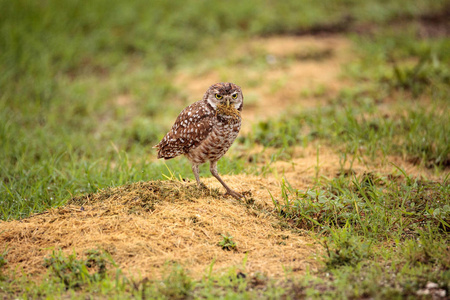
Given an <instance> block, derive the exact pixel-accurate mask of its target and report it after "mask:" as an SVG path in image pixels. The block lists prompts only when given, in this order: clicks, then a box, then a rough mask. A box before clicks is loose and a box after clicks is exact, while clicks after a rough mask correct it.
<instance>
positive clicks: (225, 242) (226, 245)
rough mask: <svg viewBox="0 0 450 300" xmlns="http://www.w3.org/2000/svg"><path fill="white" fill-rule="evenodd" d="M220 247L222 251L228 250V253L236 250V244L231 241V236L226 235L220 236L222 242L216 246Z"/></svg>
mask: <svg viewBox="0 0 450 300" xmlns="http://www.w3.org/2000/svg"><path fill="white" fill-rule="evenodd" d="M218 245H219V246H220V247H222V249H224V250H228V251H231V250H233V251H236V250H237V245H236V243H235V242H234V241H233V237H232V236H231V235H229V234H228V233H227V234H222V240H221V241H220V242H219V244H218Z"/></svg>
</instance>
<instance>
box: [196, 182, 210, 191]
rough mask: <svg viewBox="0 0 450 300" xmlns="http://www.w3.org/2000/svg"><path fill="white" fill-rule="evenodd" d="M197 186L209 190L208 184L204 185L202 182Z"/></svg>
mask: <svg viewBox="0 0 450 300" xmlns="http://www.w3.org/2000/svg"><path fill="white" fill-rule="evenodd" d="M197 186H198V188H199V189H203V190H204V189H207V188H208V187H207V186H206V184H204V183H203V182H200V183H199V184H198V185H197Z"/></svg>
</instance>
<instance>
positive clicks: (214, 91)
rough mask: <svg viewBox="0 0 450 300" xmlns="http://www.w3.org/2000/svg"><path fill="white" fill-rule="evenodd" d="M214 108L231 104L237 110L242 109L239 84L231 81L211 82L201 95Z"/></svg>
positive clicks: (242, 101)
mask: <svg viewBox="0 0 450 300" xmlns="http://www.w3.org/2000/svg"><path fill="white" fill-rule="evenodd" d="M203 99H204V100H206V101H207V102H208V103H209V104H210V105H211V106H212V107H213V108H214V109H216V108H217V106H218V105H220V104H222V105H233V106H234V107H235V108H236V109H237V110H239V111H242V106H243V105H244V96H243V95H242V90H241V88H240V87H239V86H237V85H235V84H234V83H231V82H220V83H216V84H213V85H212V86H210V87H209V89H208V90H207V91H206V93H205V96H204V97H203Z"/></svg>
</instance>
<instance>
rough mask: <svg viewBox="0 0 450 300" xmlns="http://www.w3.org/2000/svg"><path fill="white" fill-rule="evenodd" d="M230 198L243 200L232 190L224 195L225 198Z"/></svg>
mask: <svg viewBox="0 0 450 300" xmlns="http://www.w3.org/2000/svg"><path fill="white" fill-rule="evenodd" d="M228 195H229V196H232V197H234V198H235V199H237V200H241V199H242V198H244V196H242V195H241V194H239V193H236V192H235V191H233V190H228V191H227V192H226V193H225V196H228Z"/></svg>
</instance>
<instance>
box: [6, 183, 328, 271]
mask: <svg viewBox="0 0 450 300" xmlns="http://www.w3.org/2000/svg"><path fill="white" fill-rule="evenodd" d="M230 178H233V179H234V180H232V181H231V182H232V183H233V181H234V182H236V181H238V182H239V183H240V190H242V189H244V190H245V189H246V188H248V187H252V188H251V189H252V193H253V197H252V196H248V197H247V199H246V200H243V201H236V200H234V199H231V198H225V197H224V196H223V191H221V190H220V189H217V188H212V189H206V188H205V189H199V188H197V187H196V185H194V184H192V183H183V182H175V181H162V182H161V181H158V182H152V181H151V182H138V183H133V184H129V185H125V186H121V187H117V188H109V189H105V190H101V191H99V192H98V193H95V194H88V195H84V196H78V197H75V198H73V199H71V200H70V201H69V203H68V205H66V206H64V207H60V208H55V209H51V210H50V211H48V212H45V213H42V214H37V215H34V216H32V217H30V218H27V219H23V220H16V221H11V222H0V227H1V231H2V233H1V235H0V244H1V245H7V247H8V254H7V256H6V259H7V260H8V265H7V266H8V267H9V269H10V270H14V269H16V270H23V271H24V272H25V273H31V274H34V275H39V274H42V273H43V272H46V269H45V267H44V266H43V262H44V258H45V257H48V256H49V255H50V254H51V253H52V251H53V250H58V249H62V251H63V252H65V253H66V254H71V253H73V252H74V251H75V252H76V253H77V254H79V255H82V254H83V253H85V252H86V251H88V250H92V249H102V250H105V251H107V252H108V253H110V254H111V256H112V258H113V259H114V260H115V262H116V263H117V264H118V266H119V267H120V268H121V269H122V270H123V271H124V272H125V273H128V274H132V275H134V276H139V275H140V276H147V277H153V276H157V275H158V274H160V271H161V270H162V268H163V266H164V264H165V263H166V262H168V261H171V262H173V261H176V262H178V263H180V264H181V265H182V266H184V267H185V268H186V269H188V270H189V271H190V272H191V273H192V274H193V275H194V276H199V275H202V274H204V273H205V270H206V269H207V268H208V266H209V265H210V264H211V262H212V261H213V260H214V259H215V264H214V270H215V271H217V270H218V271H220V270H224V269H226V268H229V267H230V266H237V267H239V268H241V269H242V268H244V267H243V266H242V264H243V260H244V259H245V256H246V255H247V263H246V265H245V268H244V270H242V271H244V272H249V273H252V272H264V273H267V274H270V275H271V276H281V275H283V274H284V270H283V269H284V268H288V269H291V270H292V271H293V272H302V271H304V270H305V269H306V268H307V267H308V268H310V269H315V268H316V267H317V262H316V260H315V259H314V257H313V256H314V255H316V254H319V253H320V247H319V246H318V245H314V244H313V242H312V241H311V240H310V239H309V238H308V237H306V236H301V235H300V234H298V233H293V232H291V231H289V230H287V229H283V228H282V226H281V225H280V222H279V220H278V219H277V218H276V217H275V215H274V213H273V206H272V203H271V200H270V199H268V193H267V189H271V190H272V191H273V192H274V193H277V192H278V191H277V189H278V187H277V186H276V185H275V183H274V182H271V181H270V180H269V179H261V178H257V177H252V176H233V177H230ZM211 180H213V179H211V178H209V179H207V180H205V183H206V184H207V185H208V186H210V185H211V183H212V182H211ZM235 180H236V181H235ZM213 185H214V184H213ZM255 199H256V200H255ZM222 234H223V235H226V236H232V237H233V238H232V240H233V241H234V242H235V243H236V246H237V247H236V249H234V250H233V249H230V250H226V249H222V247H221V246H220V245H219V243H220V241H221V240H222V239H223V236H222Z"/></svg>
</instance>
